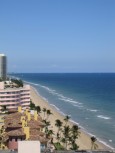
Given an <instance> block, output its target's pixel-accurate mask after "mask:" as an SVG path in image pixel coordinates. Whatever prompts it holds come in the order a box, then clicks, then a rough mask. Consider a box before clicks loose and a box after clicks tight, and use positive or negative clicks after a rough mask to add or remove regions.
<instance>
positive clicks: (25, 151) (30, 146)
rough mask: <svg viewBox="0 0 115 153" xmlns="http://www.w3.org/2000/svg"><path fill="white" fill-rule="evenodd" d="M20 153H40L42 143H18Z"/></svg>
mask: <svg viewBox="0 0 115 153" xmlns="http://www.w3.org/2000/svg"><path fill="white" fill-rule="evenodd" d="M18 153H40V142H39V141H18Z"/></svg>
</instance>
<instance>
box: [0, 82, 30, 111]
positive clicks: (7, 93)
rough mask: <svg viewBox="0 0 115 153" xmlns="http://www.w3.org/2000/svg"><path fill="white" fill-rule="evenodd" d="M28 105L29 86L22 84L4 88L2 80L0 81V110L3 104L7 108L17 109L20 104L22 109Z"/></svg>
mask: <svg viewBox="0 0 115 153" xmlns="http://www.w3.org/2000/svg"><path fill="white" fill-rule="evenodd" d="M29 105H30V86H29V85H24V86H23V87H19V88H5V84H4V82H0V111H1V109H3V106H6V108H7V109H8V110H10V109H16V110H17V109H18V106H22V108H23V109H26V108H28V107H29Z"/></svg>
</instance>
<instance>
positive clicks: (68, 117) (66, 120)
mask: <svg viewBox="0 0 115 153" xmlns="http://www.w3.org/2000/svg"><path fill="white" fill-rule="evenodd" d="M69 119H70V116H68V115H66V116H65V118H64V121H65V126H66V125H67V123H68V121H69Z"/></svg>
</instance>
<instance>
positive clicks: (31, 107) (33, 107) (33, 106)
mask: <svg viewBox="0 0 115 153" xmlns="http://www.w3.org/2000/svg"><path fill="white" fill-rule="evenodd" d="M35 108H36V106H35V104H34V103H32V101H30V109H31V110H35Z"/></svg>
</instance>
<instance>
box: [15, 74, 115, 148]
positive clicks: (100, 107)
mask: <svg viewBox="0 0 115 153" xmlns="http://www.w3.org/2000/svg"><path fill="white" fill-rule="evenodd" d="M13 76H16V77H19V78H21V79H23V80H26V81H28V82H31V83H34V85H33V86H34V87H35V88H36V89H37V90H38V92H39V93H40V95H41V96H42V97H44V98H45V99H47V101H48V102H49V103H50V104H52V105H53V106H54V105H55V106H56V107H57V110H58V111H60V112H63V113H64V114H68V115H71V119H72V120H73V121H75V122H77V123H79V125H80V126H81V127H83V128H84V130H86V131H87V132H89V133H91V134H93V135H95V136H96V137H97V138H99V139H100V140H101V141H104V142H106V143H107V144H109V145H110V146H112V147H114V148H115V73H108V74H107V73H106V74H105V73H102V74H101V73H98V74H96V73H94V74H90V73H88V74H86V73H82V74H79V73H78V74H77V73H76V74H75V73H70V74H69V73H67V74H66V73H62V74H61V73H58V74H37V73H36V74H35V73H31V74H13Z"/></svg>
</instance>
